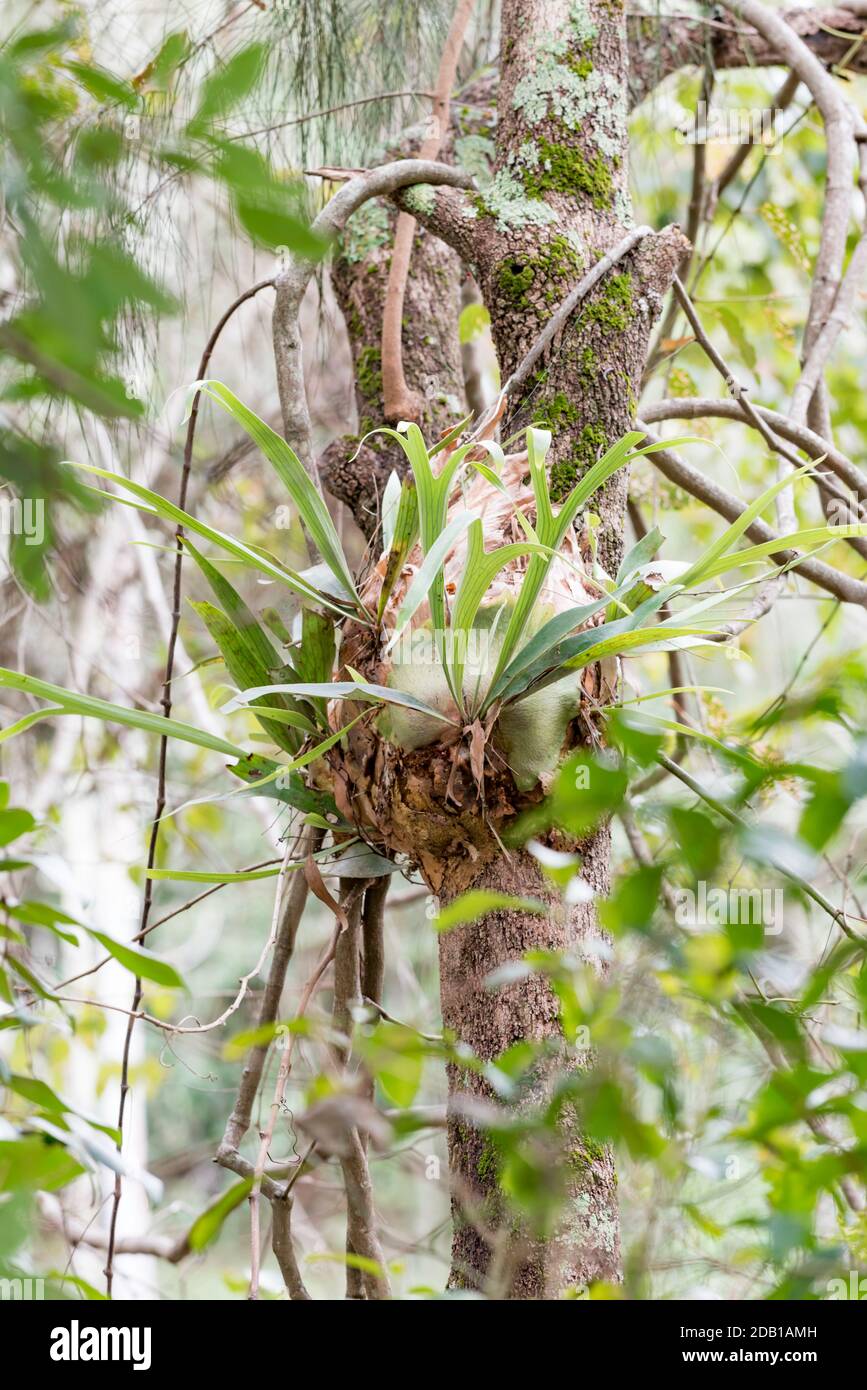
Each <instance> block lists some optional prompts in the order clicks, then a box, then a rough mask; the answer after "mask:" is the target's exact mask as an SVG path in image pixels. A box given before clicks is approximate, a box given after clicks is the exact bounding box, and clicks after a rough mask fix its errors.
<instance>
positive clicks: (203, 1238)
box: [187, 1178, 253, 1251]
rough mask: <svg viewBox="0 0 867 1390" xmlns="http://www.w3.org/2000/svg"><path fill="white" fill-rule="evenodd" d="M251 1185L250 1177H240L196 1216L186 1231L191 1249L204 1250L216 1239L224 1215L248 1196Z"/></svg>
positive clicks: (228, 1213)
mask: <svg viewBox="0 0 867 1390" xmlns="http://www.w3.org/2000/svg"><path fill="white" fill-rule="evenodd" d="M252 1186H253V1181H252V1179H251V1178H241V1179H240V1181H239V1182H236V1183H233V1184H232V1186H231V1187H230V1188H229V1189H228V1191H226V1192H224V1193H223V1194H222V1195H221V1196H220V1197H218V1198H217V1200H216V1201H215V1202H212V1203H211V1205H210V1206H209V1207H208V1208H207V1210H206V1211H203V1212H202V1214H201V1216H198V1217H196V1220H195V1221H194V1222H193V1224H192V1226H191V1227H190V1229H189V1232H188V1233H187V1244H188V1245H189V1247H190V1249H191V1250H196V1251H198V1250H204V1249H205V1247H206V1246H208V1245H210V1244H211V1242H212V1241H213V1240H216V1238H217V1236H218V1235H219V1234H220V1231H221V1230H222V1228H223V1223H224V1222H225V1220H226V1217H227V1216H230V1215H231V1213H232V1212H233V1211H234V1210H235V1208H236V1207H239V1206H240V1205H241V1203H242V1202H243V1201H244V1200H245V1198H246V1197H248V1196H249V1194H250V1189H251V1187H252Z"/></svg>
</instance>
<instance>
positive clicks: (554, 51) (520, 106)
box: [512, 7, 626, 160]
mask: <svg viewBox="0 0 867 1390" xmlns="http://www.w3.org/2000/svg"><path fill="white" fill-rule="evenodd" d="M576 9H578V10H579V12H580V7H576ZM585 19H586V20H587V21H588V23H589V24H591V25H592V21H589V16H586V15H585ZM588 23H584V22H583V21H582V20H581V19H580V18H579V21H578V31H579V33H580V34H581V35H583V38H582V39H581V40H580V41H579V42H578V48H579V52H578V54H577V55H576V52H575V47H574V45H573V46H572V47H570V44H569V42H568V40H567V39H566V38H563V37H559V36H549V37H546V38H545V40H544V41H543V42H542V43H541V44H540V45H539V47H538V49H537V52H536V54H535V61H534V64H533V66H532V68H531V69H530V70H529V71H528V72H526V73H524V75H523V76H522V77H521V79H520V81H519V82H518V83H517V85H516V87H515V91H514V94H513V96H512V105H513V106H514V108H515V110H516V111H520V112H521V114H522V115H523V117H524V119H525V120H526V121H527V123H528V124H529V125H538V124H539V123H540V122H542V121H544V120H551V119H555V120H558V121H560V122H561V123H562V124H563V125H564V126H566V128H567V129H568V130H579V129H581V127H582V126H583V125H584V123H585V121H586V122H587V125H588V130H589V134H590V136H591V138H592V139H593V141H594V143H595V145H596V148H597V149H598V151H599V153H600V154H601V155H603V156H604V157H605V158H607V159H612V160H613V159H615V158H616V157H619V156H620V154H621V152H622V149H623V147H624V144H625V140H626V98H625V92H624V90H623V83H622V81H621V80H620V79H619V78H617V77H615V76H614V75H613V74H612V73H607V72H599V71H597V69H596V68H594V66H593V63H592V61H591V59H590V58H589V57H588V56H587V55H586V54H584V53H582V52H580V49H581V47H582V46H583V44H584V43H587V42H589V41H590V29H589V28H588ZM573 32H574V26H573ZM594 36H595V28H594ZM588 118H589V119H588Z"/></svg>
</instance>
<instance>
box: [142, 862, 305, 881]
mask: <svg viewBox="0 0 867 1390" xmlns="http://www.w3.org/2000/svg"><path fill="white" fill-rule="evenodd" d="M299 867H300V866H299V865H298V864H289V865H287V871H290V870H292V869H297V868H299ZM279 872H280V867H279V865H275V866H274V868H273V869H247V870H245V871H243V872H238V873H232V872H230V871H229V870H225V871H223V872H219V873H217V872H214V873H211V872H209V871H207V870H202V871H199V870H198V869H148V870H147V871H146V873H145V877H146V878H152V879H154V880H155V881H157V882H160V883H255V882H256V881H257V879H260V878H276V876H277V875H278V874H279Z"/></svg>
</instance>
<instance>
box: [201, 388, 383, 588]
mask: <svg viewBox="0 0 867 1390" xmlns="http://www.w3.org/2000/svg"><path fill="white" fill-rule="evenodd" d="M194 389H196V390H200V391H202V393H203V394H204V395H208V396H210V397H211V399H212V400H215V401H216V402H217V404H218V405H221V406H222V407H223V409H224V410H225V411H226V412H227V413H228V414H229V415H231V416H232V419H233V420H236V421H237V422H238V424H239V425H240V426H241V427H242V428H243V429H244V430H246V432H247V434H248V435H249V436H250V438H251V439H252V440H253V441H254V443H255V444H257V445H258V447H259V448H260V449H261V451H262V453H263V454H264V455H265V457H266V458H267V459H268V461H269V463H271V465H272V466H273V468H274V471H275V472H276V474H277V476H278V477H279V478H280V480H281V482H282V483H283V485H284V487H285V488H286V489H287V491H288V493H289V495H290V497H291V498H292V500H293V502H294V503H295V505H296V506H297V508H298V511H299V512H300V514H301V519H302V520H303V522H304V525H305V526H306V527H307V530H308V531H309V533H310V536H311V538H312V540H313V543H314V545H315V546H316V548H317V550H318V551H319V553H320V555H321V556H322V558H323V560H324V561H325V563H326V564H327V565H328V567H329V569H330V570H331V572H332V573H333V574H334V576H335V578H336V579H338V580H339V581H340V583H341V584H342V585H343V586H344V588H346V589H347V590H348V591H349V593H350V594H351V595H352V596H353V598H354V600H355V602H356V603H357V604H358V606H359V607H360V606H361V600H360V599H359V597H358V594H357V592H356V588H355V580H354V579H353V576H352V571H351V569H350V567H349V563H348V561H347V559H346V556H345V555H344V553H343V546H342V545H341V543H340V537H339V536H338V534H337V531H336V530H335V527H334V523H333V521H332V520H331V515H330V513H329V511H328V508H327V507H326V505H325V502H324V501H323V499H322V497H321V495H320V494H319V493H318V492H317V490H316V488H315V487H314V485H313V483H312V482H311V480H310V478H309V477H308V475H307V472H306V470H305V468H304V465H303V464H302V463H301V460H300V459H299V458H298V456H297V454H295V452H294V451H293V450H292V449H290V448H289V445H288V444H287V443H286V441H285V439H281V438H280V435H279V434H277V433H275V431H274V430H272V429H271V426H270V425H266V423H265V421H264V420H260V418H259V416H258V415H256V414H255V413H254V412H253V411H252V410H249V409H248V408H247V406H245V405H244V404H243V403H242V402H241V401H239V400H238V397H237V396H236V395H234V393H233V392H232V391H230V390H229V388H228V387H227V386H224V385H223V383H222V382H220V381H213V380H208V381H200V382H196V384H195V388H194Z"/></svg>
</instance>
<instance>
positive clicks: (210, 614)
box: [190, 600, 298, 753]
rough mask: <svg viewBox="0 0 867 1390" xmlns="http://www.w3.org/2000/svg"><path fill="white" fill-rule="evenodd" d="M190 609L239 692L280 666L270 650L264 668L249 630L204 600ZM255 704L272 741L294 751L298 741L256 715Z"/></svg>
mask: <svg viewBox="0 0 867 1390" xmlns="http://www.w3.org/2000/svg"><path fill="white" fill-rule="evenodd" d="M190 606H191V607H192V608H194V609H195V611H196V612H197V613H198V615H199V617H200V618H201V620H202V622H203V623H204V624H205V627H206V628H207V629H208V632H209V633H210V634H211V636H212V637H213V639H214V641H215V642H216V644H217V647H218V648H219V651H220V655H221V656H222V658H223V661H224V662H225V665H226V670H227V671H228V672H229V675H230V676H231V677H232V680H233V681H234V682H235V684H236V685H238V686H240V687H241V688H242V689H243V688H244V687H245V686H248V685H261V684H262V682H263V681H267V680H268V679H269V677H272V676H273V675H274V672H275V671H276V670H277V668H278V666H279V661H278V658H277V653H276V652H274V651H273V650H272V651H271V653H270V656H269V661H268V665H265V663H264V662H262V660H261V659H260V656H259V653H258V651H257V649H256V645H255V643H253V642H251V641H250V639H249V630H248V633H247V634H246V635H245V633H244V632H243V631H242V630H241V629H240V628H238V627H236V626H235V624H234V623H233V622H232V620H231V619H230V618H227V617H226V615H225V613H221V612H220V610H219V609H218V608H215V607H214V605H213V604H211V603H207V602H206V601H204V600H202V601H200V602H195V601H194V600H191V601H190ZM278 702H279V698H278ZM257 703H258V702H254V712H255V714H256V718H257V719H258V721H259V723H260V724H261V726H262V729H263V730H264V732H265V733H266V734H267V735H268V737H269V738H270V740H271V742H272V743H275V744H276V745H277V747H278V748H282V749H283V750H284V751H285V752H287V753H295V752H297V749H298V739H297V738H296V737H294V736H293V735H292V734H290V733H287V731H286V729H285V728H284V727H283V725H282V724H281V723H280V722H279V719H277V718H275V719H271V718H266V717H265V715H263V714H259V712H258V710H257V709H256V708H255V706H256V704H257Z"/></svg>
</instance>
